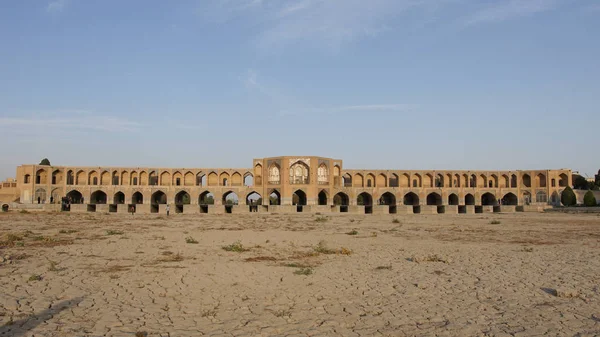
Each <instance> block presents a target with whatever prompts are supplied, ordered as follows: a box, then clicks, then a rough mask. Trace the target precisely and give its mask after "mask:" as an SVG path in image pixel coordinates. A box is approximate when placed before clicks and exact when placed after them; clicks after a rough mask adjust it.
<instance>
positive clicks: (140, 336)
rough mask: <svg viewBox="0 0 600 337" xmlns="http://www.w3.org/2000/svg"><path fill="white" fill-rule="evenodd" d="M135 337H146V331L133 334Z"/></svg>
mask: <svg viewBox="0 0 600 337" xmlns="http://www.w3.org/2000/svg"><path fill="white" fill-rule="evenodd" d="M135 337H148V333H147V332H146V331H138V332H136V333H135Z"/></svg>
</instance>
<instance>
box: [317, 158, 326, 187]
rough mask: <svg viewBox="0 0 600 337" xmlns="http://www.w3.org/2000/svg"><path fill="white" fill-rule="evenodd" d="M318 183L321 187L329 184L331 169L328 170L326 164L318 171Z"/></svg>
mask: <svg viewBox="0 0 600 337" xmlns="http://www.w3.org/2000/svg"><path fill="white" fill-rule="evenodd" d="M317 183H318V184H319V185H327V184H329V169H327V165H325V163H322V164H321V165H319V168H318V169H317Z"/></svg>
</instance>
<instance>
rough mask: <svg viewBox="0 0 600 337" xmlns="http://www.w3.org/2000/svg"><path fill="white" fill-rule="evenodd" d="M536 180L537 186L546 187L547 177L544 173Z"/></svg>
mask: <svg viewBox="0 0 600 337" xmlns="http://www.w3.org/2000/svg"><path fill="white" fill-rule="evenodd" d="M535 180H536V182H535V183H536V185H537V186H538V187H546V175H545V174H543V173H540V174H538V175H537V176H535Z"/></svg>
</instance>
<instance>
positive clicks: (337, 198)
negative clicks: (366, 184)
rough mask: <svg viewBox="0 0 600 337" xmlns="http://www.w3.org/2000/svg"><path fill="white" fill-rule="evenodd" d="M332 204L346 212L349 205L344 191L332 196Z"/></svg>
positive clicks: (348, 199)
mask: <svg viewBox="0 0 600 337" xmlns="http://www.w3.org/2000/svg"><path fill="white" fill-rule="evenodd" d="M333 204H334V205H336V206H340V212H342V213H346V212H348V205H350V198H348V195H347V194H346V193H342V192H340V193H337V194H336V195H334V196H333Z"/></svg>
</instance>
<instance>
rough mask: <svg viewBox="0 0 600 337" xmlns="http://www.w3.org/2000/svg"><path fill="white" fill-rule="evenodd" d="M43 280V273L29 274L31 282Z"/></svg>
mask: <svg viewBox="0 0 600 337" xmlns="http://www.w3.org/2000/svg"><path fill="white" fill-rule="evenodd" d="M41 280H42V275H37V274H34V275H31V276H29V282H32V281H41Z"/></svg>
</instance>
